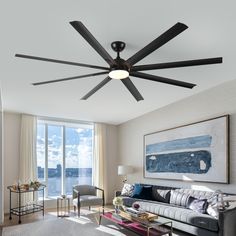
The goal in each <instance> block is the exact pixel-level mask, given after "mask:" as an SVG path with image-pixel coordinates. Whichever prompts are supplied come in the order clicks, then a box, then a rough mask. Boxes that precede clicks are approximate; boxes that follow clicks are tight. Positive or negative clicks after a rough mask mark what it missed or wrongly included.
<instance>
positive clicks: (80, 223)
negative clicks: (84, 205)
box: [2, 210, 184, 236]
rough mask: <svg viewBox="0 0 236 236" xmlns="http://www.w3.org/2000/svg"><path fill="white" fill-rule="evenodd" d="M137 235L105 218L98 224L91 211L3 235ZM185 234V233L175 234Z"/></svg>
mask: <svg viewBox="0 0 236 236" xmlns="http://www.w3.org/2000/svg"><path fill="white" fill-rule="evenodd" d="M54 235H55V236H65V235H66V236H78V235H82V236H88V235H91V236H100V235H104V236H108V235H115V236H124V235H129V236H136V235H137V234H135V233H133V232H131V231H129V230H127V229H125V228H123V227H121V226H119V225H118V224H115V223H112V222H111V221H109V220H106V219H103V220H102V224H101V225H100V226H99V225H98V214H96V213H94V212H91V211H86V210H85V211H83V213H82V215H81V217H80V218H78V217H77V216H73V214H72V216H71V217H68V218H57V217H56V216H55V218H54V217H53V218H50V219H46V220H40V221H36V222H34V223H29V224H22V225H15V226H9V227H4V228H3V231H2V236H54ZM173 235H175V236H184V234H179V233H178V234H173Z"/></svg>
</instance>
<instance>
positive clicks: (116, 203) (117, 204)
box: [113, 197, 123, 214]
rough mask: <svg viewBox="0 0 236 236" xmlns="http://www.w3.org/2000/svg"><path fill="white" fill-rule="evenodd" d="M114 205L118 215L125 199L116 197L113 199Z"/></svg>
mask: <svg viewBox="0 0 236 236" xmlns="http://www.w3.org/2000/svg"><path fill="white" fill-rule="evenodd" d="M113 205H114V206H115V212H116V214H119V213H120V207H121V206H123V199H122V198H121V197H115V198H114V199H113Z"/></svg>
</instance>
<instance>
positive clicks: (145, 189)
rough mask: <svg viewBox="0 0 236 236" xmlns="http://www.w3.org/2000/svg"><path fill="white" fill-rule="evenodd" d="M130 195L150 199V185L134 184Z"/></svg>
mask: <svg viewBox="0 0 236 236" xmlns="http://www.w3.org/2000/svg"><path fill="white" fill-rule="evenodd" d="M131 197H133V198H139V199H146V200H151V199H152V186H150V185H142V184H135V185H134V191H133V194H132V196H131Z"/></svg>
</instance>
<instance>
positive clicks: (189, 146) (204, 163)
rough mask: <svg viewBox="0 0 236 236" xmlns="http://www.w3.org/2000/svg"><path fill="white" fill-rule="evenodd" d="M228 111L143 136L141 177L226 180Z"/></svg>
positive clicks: (227, 170) (207, 180)
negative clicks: (142, 171)
mask: <svg viewBox="0 0 236 236" xmlns="http://www.w3.org/2000/svg"><path fill="white" fill-rule="evenodd" d="M228 161H229V115H225V116H221V117H217V118H213V119H209V120H205V121H200V122H196V123H193V124H188V125H184V126H180V127H176V128H172V129H168V130H163V131H159V132H156V133H152V134H147V135H145V136H144V177H145V178H159V179H175V180H184V181H203V182H217V183H229V163H228Z"/></svg>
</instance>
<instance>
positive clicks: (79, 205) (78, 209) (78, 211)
mask: <svg viewBox="0 0 236 236" xmlns="http://www.w3.org/2000/svg"><path fill="white" fill-rule="evenodd" d="M78 217H80V205H78Z"/></svg>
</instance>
